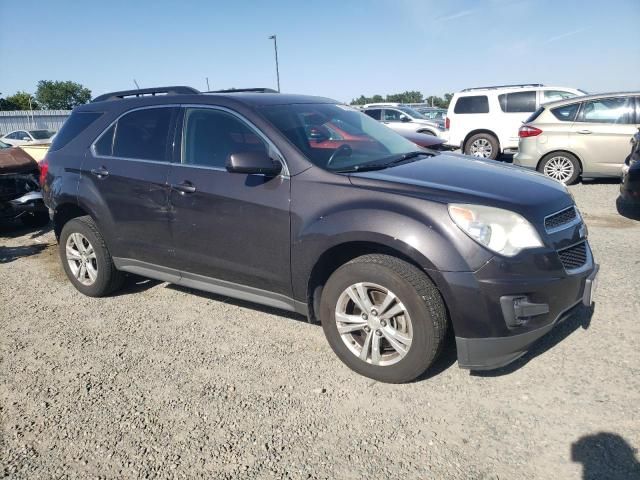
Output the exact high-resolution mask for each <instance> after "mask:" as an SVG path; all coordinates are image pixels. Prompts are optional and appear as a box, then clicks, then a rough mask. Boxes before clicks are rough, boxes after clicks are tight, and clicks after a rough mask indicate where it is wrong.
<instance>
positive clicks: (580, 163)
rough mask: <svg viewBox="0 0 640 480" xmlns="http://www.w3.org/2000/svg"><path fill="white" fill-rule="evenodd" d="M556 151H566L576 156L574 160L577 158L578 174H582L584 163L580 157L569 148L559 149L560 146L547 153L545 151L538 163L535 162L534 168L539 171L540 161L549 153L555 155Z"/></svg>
mask: <svg viewBox="0 0 640 480" xmlns="http://www.w3.org/2000/svg"><path fill="white" fill-rule="evenodd" d="M557 153H568V154H570V155H572V156H574V157H576V160H578V167H579V168H580V175H582V173H583V172H584V164H583V163H582V159H581V158H580V156H579V155H576V154H575V153H573V152H570V151H569V150H566V149H561V148H560V149H558V150H552V151H550V152H548V153H545V154H544V155H543V156H542V157H540V160H538V163H537V164H536V170H537V171H540V165H542V162H543V161H544V159H545V158H547V157H549V156H550V155H555V154H557Z"/></svg>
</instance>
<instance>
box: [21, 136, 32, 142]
mask: <svg viewBox="0 0 640 480" xmlns="http://www.w3.org/2000/svg"><path fill="white" fill-rule="evenodd" d="M22 140H24V141H25V142H30V141H31V139H30V138H29V137H22Z"/></svg>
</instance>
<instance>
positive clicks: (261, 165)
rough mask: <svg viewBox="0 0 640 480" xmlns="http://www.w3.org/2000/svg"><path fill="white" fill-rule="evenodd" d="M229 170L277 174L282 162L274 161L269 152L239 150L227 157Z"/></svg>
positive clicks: (233, 171)
mask: <svg viewBox="0 0 640 480" xmlns="http://www.w3.org/2000/svg"><path fill="white" fill-rule="evenodd" d="M226 166H227V171H228V172H231V173H248V174H252V173H253V174H263V175H267V176H272V177H273V176H276V175H278V174H279V173H280V172H281V171H282V164H281V163H280V162H274V161H273V160H272V159H271V157H269V155H268V154H267V152H238V153H234V154H232V155H230V156H229V158H228V159H227V165H226Z"/></svg>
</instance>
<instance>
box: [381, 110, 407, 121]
mask: <svg viewBox="0 0 640 480" xmlns="http://www.w3.org/2000/svg"><path fill="white" fill-rule="evenodd" d="M401 115H404V114H403V113H402V112H401V111H399V110H385V111H384V118H383V119H384V121H385V122H399V121H400V116H401Z"/></svg>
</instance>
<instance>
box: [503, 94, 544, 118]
mask: <svg viewBox="0 0 640 480" xmlns="http://www.w3.org/2000/svg"><path fill="white" fill-rule="evenodd" d="M498 102H499V103H500V108H501V110H502V111H503V112H507V113H525V112H534V111H535V109H536V92H535V91H533V92H513V93H503V94H502V95H498Z"/></svg>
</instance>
